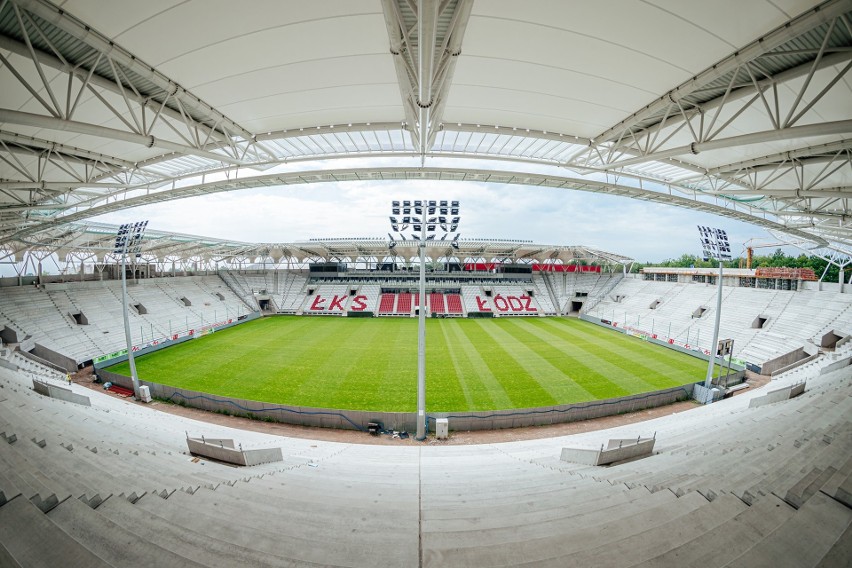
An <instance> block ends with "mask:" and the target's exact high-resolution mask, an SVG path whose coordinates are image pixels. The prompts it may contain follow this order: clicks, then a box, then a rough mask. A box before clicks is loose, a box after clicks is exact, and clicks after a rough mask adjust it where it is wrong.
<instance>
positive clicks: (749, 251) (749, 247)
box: [740, 237, 790, 268]
mask: <svg viewBox="0 0 852 568" xmlns="http://www.w3.org/2000/svg"><path fill="white" fill-rule="evenodd" d="M762 240H765V238H764V237H754V238H751V239H749V240H747V241H746V242H744V243H743V247H744V250H745V252H746V265H745V267H746V268H751V261H752V259H753V258H754V249H756V248H770V247H783V246H787V245H789V244H790V243H764V244H754V242H755V241H762ZM742 263H743V261H742V255H740V268H742V267H743V266H742Z"/></svg>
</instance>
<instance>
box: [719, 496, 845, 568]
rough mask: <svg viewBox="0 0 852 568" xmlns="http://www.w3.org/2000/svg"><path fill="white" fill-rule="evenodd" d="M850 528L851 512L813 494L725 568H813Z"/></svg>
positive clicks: (840, 505)
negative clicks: (782, 567)
mask: <svg viewBox="0 0 852 568" xmlns="http://www.w3.org/2000/svg"><path fill="white" fill-rule="evenodd" d="M850 524H852V509H850V508H849V507H846V506H844V505H842V504H840V503H838V502H837V501H835V500H833V499H831V498H830V497H828V496H826V495H824V494H823V493H817V494H815V495H814V496H813V497H811V498H810V499H808V500H807V502H805V504H804V505H802V507H801V508H800V509H799V510H798V511H797V512H796V514H795V515H793V516H792V517H790V519H789V520H788V521H787V522H785V523H784V524H783V525H781V526H780V527H778V529H776V530H775V531H774V532H773V533H772V534H770V535H769V536H767V537H766V538H764V539H762V540H760V541H759V542H757V543H755V545H754V546H752V547H751V548H750V549H749V550H747V551H746V552H744V553H743V554H742V555H740V556H739V557H738V558H737V559H735V560H734V561H732V562H731V563H730V564H728V566H730V567H731V568H761V567H766V568H770V567H771V568H777V567H778V566H816V565H817V564H818V563H819V562H820V561H821V560H822V559H823V557H825V556H826V555H827V554H828V553H829V552H830V551H831V550H832V549H833V548H834V547H835V546H836V545H837V544H838V541H839V539H840V538H841V537H842V536H843V535H844V534H846V530H847V529H848V527H849V526H850Z"/></svg>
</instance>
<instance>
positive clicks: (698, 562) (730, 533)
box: [637, 495, 795, 568]
mask: <svg viewBox="0 0 852 568" xmlns="http://www.w3.org/2000/svg"><path fill="white" fill-rule="evenodd" d="M720 498H721V497H720ZM714 502H715V501H714ZM794 513H795V509H793V508H792V507H790V505H788V504H787V503H785V502H784V501H782V500H781V499H778V498H777V497H775V496H774V495H771V496H769V497H767V498H763V499H761V500H760V501H758V502H756V503H755V504H754V505H752V506H751V507H747V508H746V509H745V510H743V511H742V512H740V513H739V514H738V515H736V516H735V517H734V518H732V519H730V520H729V521H727V522H724V523H722V524H720V525H718V526H716V527H715V528H712V529H710V530H708V531H707V532H705V533H704V534H701V535H699V536H698V537H697V538H694V539H692V540H690V541H687V542H684V543H683V544H681V545H680V546H678V547H674V548H672V549H670V550H668V551H666V552H664V553H663V554H660V555H658V556H655V557H653V558H649V559H647V560H645V561H644V562H642V563H640V564H638V565H637V567H638V566H641V567H642V568H667V567H669V568H685V567H687V566H691V567H695V568H698V567H701V568H718V567H720V566H724V565H725V564H726V563H727V562H729V561H730V560H732V559H734V558H736V557H737V556H739V555H740V554H742V553H743V552H745V551H746V550H747V549H748V548H749V547H751V546H752V544H753V543H755V542H758V541H760V540H761V539H763V538H765V537H766V536H767V535H768V534H770V533H772V531H774V530H775V529H776V528H778V527H779V526H781V524H783V523H784V522H786V521H787V520H788V519H789V518H790V517H792V516H793V514H794Z"/></svg>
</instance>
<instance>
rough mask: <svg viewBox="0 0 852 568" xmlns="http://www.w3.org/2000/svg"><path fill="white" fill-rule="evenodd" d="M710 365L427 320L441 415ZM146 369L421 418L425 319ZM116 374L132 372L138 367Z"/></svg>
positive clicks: (605, 335)
mask: <svg viewBox="0 0 852 568" xmlns="http://www.w3.org/2000/svg"><path fill="white" fill-rule="evenodd" d="M704 365H705V364H704V363H703V362H702V361H700V360H698V359H695V358H692V357H689V356H687V355H684V354H681V353H677V352H675V351H671V350H667V349H664V348H661V347H658V346H655V345H652V344H650V343H648V342H643V341H640V340H638V339H636V338H632V337H626V336H624V335H622V334H619V333H616V332H613V331H610V330H607V329H604V328H601V327H599V326H595V325H593V324H590V323H588V322H583V321H579V320H573V319H572V320H568V319H562V318H546V319H543V318H523V319H516V318H500V319H498V320H467V319H446V320H429V321H428V322H427V381H426V382H427V404H428V407H427V408H428V410H430V411H433V412H434V411H465V410H494V409H508V408H528V407H536V406H551V405H553V404H558V403H559V404H561V403H571V402H581V401H587V400H591V399H592V398H610V397H612V396H616V395H617V394H624V393H622V391H620V390H618V389H619V388H621V389H624V390H626V391H629V393H630V394H634V393H639V392H647V391H648V390H656V389H658V388H662V387H668V386H674V385H675V384H685V383H687V382H690V381H692V380H700V379H701V378H703V373H704V371H703V370H704ZM137 366H138V369H139V373H140V376H141V377H142V378H143V379H147V380H151V381H154V382H158V383H162V384H170V385H173V386H176V387H180V388H186V389H189V390H197V391H202V392H207V393H212V394H220V395H225V396H232V397H234V398H242V399H250V400H259V401H264V402H270V403H278V404H291V405H294V406H320V407H336V408H346V409H353V410H375V411H382V410H386V411H399V412H410V411H414V410H415V408H416V401H417V398H416V394H417V393H416V385H417V320H416V319H414V318H376V319H354V318H353V319H349V318H335V317H324V318H320V317H298V316H284V317H274V318H264V319H261V320H256V321H253V322H249V323H246V324H241V325H239V326H235V327H233V328H230V329H227V330H224V331H221V332H216V333H214V334H211V335H208V336H205V337H201V338H198V339H194V340H192V341H188V342H185V343H183V344H180V345H177V346H174V347H170V348H168V349H163V350H161V351H158V352H156V353H153V354H151V355H147V356H143V357H139V358H137ZM110 370H112V371H115V372H124V373H125V374H127V372H128V369H127V364H126V363H125V364H122V365H118V366H115V367H113V368H112V369H110ZM693 375H694V376H693ZM673 378H674V379H675V380H674V382H673V383H672V382H670V381H672V379H673ZM608 382H609V383H614V384H615V385H616V386H613V385H612V384H608Z"/></svg>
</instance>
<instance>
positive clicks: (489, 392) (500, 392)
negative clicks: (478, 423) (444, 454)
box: [426, 320, 514, 410]
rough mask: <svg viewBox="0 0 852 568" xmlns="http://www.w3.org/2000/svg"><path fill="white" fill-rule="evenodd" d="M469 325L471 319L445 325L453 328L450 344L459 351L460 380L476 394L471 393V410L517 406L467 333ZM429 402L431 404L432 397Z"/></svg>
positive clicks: (451, 321) (457, 352) (454, 321)
mask: <svg viewBox="0 0 852 568" xmlns="http://www.w3.org/2000/svg"><path fill="white" fill-rule="evenodd" d="M465 324H470V322H464V321H456V320H447V325H445V326H444V328H447V327H449V328H450V329H451V332H450V335H451V336H452V338H451V341H449V342H448V344H449V345H450V348H451V349H452V350H453V352H454V353H455V354H456V357H457V360H458V361H459V364H460V365H461V366H462V369H463V373H462V374H461V375H460V376H459V380H461V381H462V382H464V383H466V384H468V389H469V390H470V391H471V392H472V393H473V394H472V395H471V396H472V398H473V399H474V403H473V405H472V406H469V407H468V408H467V409H468V410H493V409H495V408H514V405H513V404H512V399H511V398H510V397H509V394H508V393H507V392H506V388H505V385H504V384H503V383H502V382H501V381H500V380H498V378H497V377H496V376H495V375H494V373H493V372H492V371H491V369H490V368H489V366H488V364H487V363H486V361H485V360H484V359H483V358H482V353H481V352H480V349H478V348H477V347H476V345H474V344H473V343H472V342H471V341H470V339H469V337H468V336H467V334H465V333H464V331H463V327H465ZM427 388H428V387H427ZM436 390H437V389H436ZM427 392H428V391H427ZM426 404H427V405H429V399H428V398H427V402H426ZM445 408H447V409H449V408H450V407H449V406H447V407H445Z"/></svg>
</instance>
